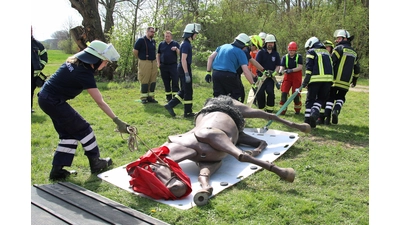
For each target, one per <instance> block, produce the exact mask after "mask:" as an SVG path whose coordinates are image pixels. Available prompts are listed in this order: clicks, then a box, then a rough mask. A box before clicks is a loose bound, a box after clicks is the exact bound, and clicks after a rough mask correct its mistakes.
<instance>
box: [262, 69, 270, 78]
mask: <svg viewBox="0 0 400 225" xmlns="http://www.w3.org/2000/svg"><path fill="white" fill-rule="evenodd" d="M261 73H262V75H263V76H266V77H270V74H269V73H268V70H264V71H263V72H261Z"/></svg>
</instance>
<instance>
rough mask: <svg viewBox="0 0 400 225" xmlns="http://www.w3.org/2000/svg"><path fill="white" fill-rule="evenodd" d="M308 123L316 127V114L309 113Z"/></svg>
mask: <svg viewBox="0 0 400 225" xmlns="http://www.w3.org/2000/svg"><path fill="white" fill-rule="evenodd" d="M309 124H310V127H311V128H315V127H317V116H316V115H313V114H311V115H310V123H309Z"/></svg>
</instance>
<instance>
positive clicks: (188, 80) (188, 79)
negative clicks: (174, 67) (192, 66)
mask: <svg viewBox="0 0 400 225" xmlns="http://www.w3.org/2000/svg"><path fill="white" fill-rule="evenodd" d="M190 80H191V79H190V75H189V73H185V82H186V83H190Z"/></svg>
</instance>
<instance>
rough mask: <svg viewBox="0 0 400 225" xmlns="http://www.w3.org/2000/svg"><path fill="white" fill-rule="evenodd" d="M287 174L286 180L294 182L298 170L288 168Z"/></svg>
mask: <svg viewBox="0 0 400 225" xmlns="http://www.w3.org/2000/svg"><path fill="white" fill-rule="evenodd" d="M285 170H286V173H285V174H286V176H285V177H284V178H283V179H284V180H286V181H288V182H293V181H294V177H295V176H296V172H295V171H294V169H293V168H286V169H285Z"/></svg>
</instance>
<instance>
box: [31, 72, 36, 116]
mask: <svg viewBox="0 0 400 225" xmlns="http://www.w3.org/2000/svg"><path fill="white" fill-rule="evenodd" d="M33 71H34V70H33V67H32V66H31V109H32V107H33V95H34V94H35V89H36V79H37V77H34V73H33Z"/></svg>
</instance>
